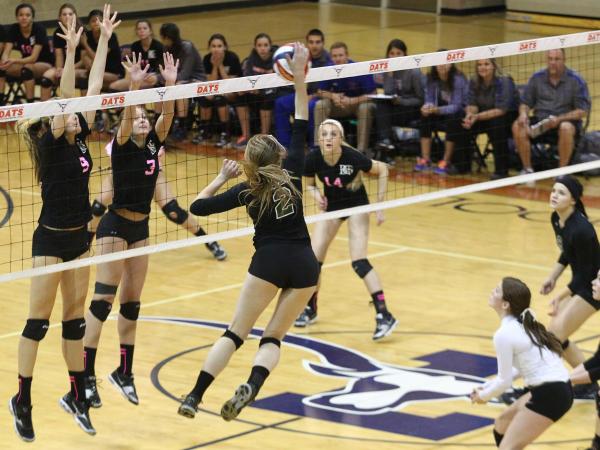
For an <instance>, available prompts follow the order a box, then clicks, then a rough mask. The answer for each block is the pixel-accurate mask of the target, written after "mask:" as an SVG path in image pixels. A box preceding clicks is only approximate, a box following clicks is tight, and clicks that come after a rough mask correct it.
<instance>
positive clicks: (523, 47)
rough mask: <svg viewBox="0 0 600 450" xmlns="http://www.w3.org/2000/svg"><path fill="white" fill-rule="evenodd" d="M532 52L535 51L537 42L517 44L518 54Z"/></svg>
mask: <svg viewBox="0 0 600 450" xmlns="http://www.w3.org/2000/svg"><path fill="white" fill-rule="evenodd" d="M532 50H537V41H527V42H521V43H520V44H519V51H520V52H530V51H532Z"/></svg>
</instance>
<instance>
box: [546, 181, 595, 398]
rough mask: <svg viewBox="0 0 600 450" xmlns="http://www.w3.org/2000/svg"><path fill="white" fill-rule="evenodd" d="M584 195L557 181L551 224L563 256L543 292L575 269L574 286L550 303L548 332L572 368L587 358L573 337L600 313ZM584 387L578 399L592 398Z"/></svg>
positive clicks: (570, 184) (568, 183) (591, 229)
mask: <svg viewBox="0 0 600 450" xmlns="http://www.w3.org/2000/svg"><path fill="white" fill-rule="evenodd" d="M582 194H583V186H582V185H581V183H580V182H579V181H578V180H577V179H576V178H574V177H572V176H570V175H563V176H560V177H558V178H557V179H556V180H555V183H554V186H553V187H552V193H551V194H550V206H551V207H552V209H554V212H553V213H552V216H551V219H550V220H551V222H552V228H553V229H554V234H555V235H556V243H557V245H558V248H559V249H560V250H561V253H560V257H559V258H558V261H557V262H556V264H555V265H554V268H553V269H552V272H551V273H550V276H549V277H548V279H547V280H546V281H544V283H543V284H542V287H541V289H540V293H542V294H544V295H547V294H549V293H550V292H552V290H553V289H554V287H555V285H556V280H557V279H558V277H559V276H560V275H561V274H562V273H563V271H564V270H565V268H566V267H567V266H568V265H570V266H571V271H572V274H573V277H572V279H571V281H570V283H569V284H568V285H567V287H566V288H564V289H563V290H562V291H560V293H559V294H558V295H556V296H555V297H554V298H553V299H552V301H551V302H550V306H551V308H552V309H551V311H550V313H549V314H550V316H552V319H551V321H550V324H549V326H548V329H549V330H550V331H552V332H553V333H554V334H555V335H556V336H557V337H558V338H559V339H560V341H561V345H562V347H563V350H564V353H563V354H564V358H565V359H566V360H567V362H568V363H569V364H570V365H571V366H572V367H576V366H578V365H579V364H581V363H582V362H583V361H584V360H585V358H584V356H583V353H582V352H581V350H579V348H578V347H577V346H576V345H575V344H573V343H570V342H569V336H571V334H573V333H574V332H575V331H577V329H579V327H580V326H581V325H582V324H583V323H584V322H585V321H586V320H587V319H588V318H589V317H590V316H591V315H592V314H594V313H595V312H596V311H597V310H598V309H600V301H598V300H595V299H594V298H593V296H592V284H591V283H592V280H594V278H595V277H596V274H597V272H598V269H600V246H599V245H598V237H597V235H596V231H595V230H594V226H593V225H592V224H591V223H590V222H589V220H588V218H587V214H586V212H585V208H584V206H583V202H582V201H581V196H582ZM581 386H583V387H581ZM581 386H579V389H577V390H576V397H580V398H583V397H585V398H588V397H589V396H590V394H591V393H593V389H592V388H593V387H592V386H590V385H581ZM590 391H592V392H590Z"/></svg>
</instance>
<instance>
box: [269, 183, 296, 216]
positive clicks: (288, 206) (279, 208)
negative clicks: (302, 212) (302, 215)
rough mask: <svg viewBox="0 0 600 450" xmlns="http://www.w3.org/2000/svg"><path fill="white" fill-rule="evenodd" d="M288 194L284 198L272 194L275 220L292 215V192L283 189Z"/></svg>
mask: <svg viewBox="0 0 600 450" xmlns="http://www.w3.org/2000/svg"><path fill="white" fill-rule="evenodd" d="M282 189H285V191H286V192H287V193H288V194H289V196H288V197H287V198H286V197H284V196H283V195H279V196H277V193H275V194H273V201H274V202H275V217H276V218H277V219H283V218H284V217H287V216H291V215H292V214H294V204H293V203H292V200H291V199H292V191H290V190H289V189H288V188H286V187H283V188H282Z"/></svg>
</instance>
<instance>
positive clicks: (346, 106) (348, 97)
mask: <svg viewBox="0 0 600 450" xmlns="http://www.w3.org/2000/svg"><path fill="white" fill-rule="evenodd" d="M329 52H330V54H331V60H332V61H333V63H334V64H335V65H338V66H340V65H344V64H350V63H353V62H354V61H353V60H351V59H350V57H349V54H348V46H347V45H346V44H345V43H343V42H335V43H334V44H332V45H331V48H330V49H329ZM375 93H376V88H375V81H374V80H373V76H372V75H361V76H357V77H348V78H337V79H333V80H326V81H321V82H320V83H319V88H318V90H317V95H318V96H319V97H320V99H319V100H318V101H317V103H316V104H315V111H314V116H315V122H314V123H315V125H314V126H315V142H318V140H319V138H318V136H317V135H316V133H317V132H318V129H319V125H321V123H322V122H323V121H324V120H325V119H329V118H335V119H337V118H343V117H356V118H357V119H358V139H357V141H358V142H357V145H356V148H357V149H358V150H359V151H361V152H362V153H365V154H366V153H367V151H368V150H369V148H368V147H369V133H370V130H371V122H372V121H373V114H374V109H375V104H374V103H372V102H371V101H370V99H369V95H373V94H375Z"/></svg>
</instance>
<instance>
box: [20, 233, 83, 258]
mask: <svg viewBox="0 0 600 450" xmlns="http://www.w3.org/2000/svg"><path fill="white" fill-rule="evenodd" d="M89 248H90V245H89V242H88V232H87V227H85V226H84V227H81V228H80V229H78V230H69V231H67V230H64V231H59V230H50V229H48V228H46V227H45V226H43V225H38V227H37V228H36V229H35V231H34V232H33V242H32V243H31V255H32V256H54V257H56V258H60V259H62V260H63V262H67V261H72V260H74V259H77V258H79V257H80V256H81V255H83V254H84V253H85V252H87V251H88V250H89Z"/></svg>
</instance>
